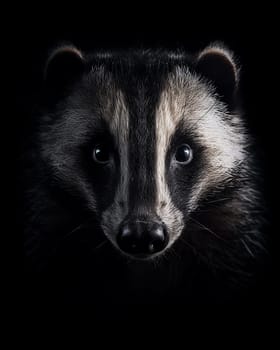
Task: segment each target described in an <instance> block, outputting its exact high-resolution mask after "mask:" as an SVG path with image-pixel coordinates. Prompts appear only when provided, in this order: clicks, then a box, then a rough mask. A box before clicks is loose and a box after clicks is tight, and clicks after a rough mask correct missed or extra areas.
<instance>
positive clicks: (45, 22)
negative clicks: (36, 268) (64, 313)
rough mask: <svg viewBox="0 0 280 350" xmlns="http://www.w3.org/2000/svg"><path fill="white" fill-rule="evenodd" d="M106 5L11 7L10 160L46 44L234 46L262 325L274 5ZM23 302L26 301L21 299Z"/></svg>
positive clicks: (268, 284)
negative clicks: (260, 251) (249, 143)
mask: <svg viewBox="0 0 280 350" xmlns="http://www.w3.org/2000/svg"><path fill="white" fill-rule="evenodd" d="M104 5H105V6H104V7H103V8H102V9H101V8H95V7H94V6H92V7H89V6H88V7H86V8H83V9H82V10H83V14H82V15H80V14H78V13H76V15H73V14H72V16H70V14H69V7H65V8H64V9H63V11H62V12H60V13H58V11H57V9H55V8H54V9H52V10H51V11H48V14H46V10H50V9H48V6H47V4H46V3H42V4H41V5H40V6H39V7H40V8H37V9H36V10H35V9H34V8H33V7H32V8H31V9H30V11H29V9H26V8H25V9H24V11H23V12H21V9H17V15H13V16H11V22H10V23H9V30H8V39H10V40H9V41H10V42H11V43H12V45H13V50H12V55H11V57H12V61H13V65H12V72H13V75H12V78H11V79H12V82H13V83H14V84H13V86H14V88H15V90H14V91H15V102H16V103H15V104H13V105H12V108H11V109H12V111H13V115H12V117H11V118H12V120H9V121H11V126H9V127H10V130H11V133H12V135H13V142H12V144H13V145H14V146H15V147H14V148H12V146H10V153H9V156H12V157H13V159H14V153H13V152H16V157H17V156H19V155H20V153H21V148H20V147H21V139H22V138H25V137H28V127H29V120H30V111H31V110H32V107H33V105H34V102H35V101H36V97H37V91H38V90H39V87H40V85H41V84H42V70H43V67H44V61H45V59H46V57H47V53H48V51H49V49H50V48H52V47H53V46H54V45H56V44H57V43H59V42H61V41H70V42H72V43H74V44H75V45H76V46H78V47H79V48H81V49H82V50H84V51H87V50H91V49H95V48H129V47H148V48H149V47H164V48H165V47H168V48H177V47H182V48H186V49H188V50H190V51H193V52H195V51H196V50H199V49H202V48H203V47H204V46H206V45H207V44H208V43H209V42H211V41H216V40H220V41H222V42H224V43H225V44H226V45H227V46H229V47H230V48H231V49H232V50H233V51H234V52H235V54H236V56H237V57H238V59H239V61H240V63H241V65H242V73H241V77H242V83H241V89H242V94H243V99H244V106H245V111H246V116H247V118H248V123H249V127H250V129H251V131H252V133H253V135H254V136H255V138H256V140H257V144H258V147H259V148H260V152H261V157H262V162H263V169H264V176H265V188H264V190H265V195H266V201H267V212H268V220H269V222H270V225H269V228H268V229H267V232H266V234H267V235H268V239H269V251H270V257H271V258H270V260H271V261H270V264H269V268H268V269H267V273H266V276H265V278H264V279H263V280H262V281H261V282H260V285H259V286H257V288H258V290H259V291H258V293H256V295H257V297H256V298H257V300H255V301H254V302H253V303H252V305H254V306H255V307H256V309H254V310H252V309H249V310H248V313H251V315H250V317H249V318H250V320H251V321H252V320H255V321H256V323H258V324H260V325H265V324H267V321H268V320H272V319H273V317H275V316H276V317H277V314H279V311H278V312H277V310H278V300H277V299H278V289H277V284H278V278H279V276H278V275H279V270H278V266H277V262H278V242H279V239H278V238H277V235H278V232H277V231H278V228H277V225H276V214H277V194H276V190H277V189H278V182H277V177H278V176H277V175H278V171H277V165H278V164H277V163H278V161H279V154H278V151H279V147H278V127H277V125H278V109H277V104H278V101H277V98H278V97H277V93H276V92H277V84H276V85H275V80H276V74H275V73H276V71H277V63H278V62H277V45H278V41H277V38H276V33H277V27H278V26H277V18H275V17H274V9H271V8H269V7H268V5H267V6H266V7H265V8H257V7H256V5H254V7H253V8H251V9H249V10H248V11H245V9H244V8H243V7H236V6H237V5H236V4H235V5H234V4H232V3H228V4H226V3H225V4H224V5H223V6H220V7H217V8H216V7H215V8H214V7H213V6H211V7H209V8H205V7H204V6H203V5H201V8H196V9H193V8H191V7H190V6H189V4H188V3H185V4H184V5H183V4H181V5H180V6H179V5H175V4H174V5H173V4H168V5H164V4H161V7H160V10H159V8H157V7H156V6H155V7H154V8H153V9H151V8H150V5H149V6H147V5H145V4H134V5H133V4H130V5H129V4H127V5H125V6H123V7H122V8H118V7H117V8H112V7H111V5H110V4H109V3H108V4H107V3H105V4H104ZM76 6H77V7H78V5H77V4H76ZM199 7H200V6H199ZM163 8H164V9H163ZM72 10H73V8H72ZM79 10H81V8H79ZM128 10H129V12H126V11H128ZM162 10H164V11H162ZM75 11H76V9H75V8H74V12H75ZM162 12H164V14H163V13H162ZM13 96H14V95H13ZM11 133H10V134H11ZM10 145H11V142H10ZM15 195H16V194H15ZM13 204H14V200H13ZM11 212H12V213H13V210H12V211H11ZM18 231H19V232H18V235H17V236H16V237H17V238H16V240H17V239H18V241H19V242H21V232H20V230H18ZM20 246H21V245H19V247H20ZM16 252H17V253H18V254H16V255H17V260H16V263H15V267H16V271H21V256H22V252H21V249H20V248H19V249H18V250H16ZM21 283H22V281H21V282H20V283H19V285H18V289H17V290H16V291H15V292H14V293H13V295H14V294H15V298H16V300H21V298H20V297H21V296H20V286H21ZM21 302H22V303H24V300H21ZM242 307H243V306H242ZM244 308H245V309H246V306H244ZM246 312H247V311H246V310H245V314H246ZM178 314H179V312H178ZM247 317H248V314H247ZM255 317H256V318H255ZM272 323H273V322H272Z"/></svg>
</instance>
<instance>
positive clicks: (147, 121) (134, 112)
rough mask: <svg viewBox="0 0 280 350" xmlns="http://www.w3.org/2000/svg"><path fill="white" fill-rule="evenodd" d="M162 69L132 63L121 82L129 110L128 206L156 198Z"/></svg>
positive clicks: (133, 209)
mask: <svg viewBox="0 0 280 350" xmlns="http://www.w3.org/2000/svg"><path fill="white" fill-rule="evenodd" d="M164 73H165V72H164V70H163V69H161V71H159V66H155V67H152V66H149V65H143V64H136V65H135V67H133V69H132V70H131V71H130V74H131V76H130V77H129V79H126V80H125V81H128V84H129V85H127V86H123V88H124V92H125V96H126V103H127V104H128V110H129V145H128V149H129V159H128V162H129V170H128V171H129V175H128V176H129V208H130V211H131V212H137V213H138V212H139V210H141V209H142V210H143V208H145V209H146V210H149V209H148V208H153V207H154V205H155V200H156V120H155V111H156V107H157V103H158V99H159V97H160V94H161V86H162V83H161V82H162V79H164V77H165V74H164Z"/></svg>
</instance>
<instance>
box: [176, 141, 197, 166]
mask: <svg viewBox="0 0 280 350" xmlns="http://www.w3.org/2000/svg"><path fill="white" fill-rule="evenodd" d="M192 159H193V151H192V149H191V148H190V146H189V145H187V144H183V145H181V146H179V147H178V148H177V150H176V153H175V160H176V161H177V162H178V163H182V164H189V163H190V162H191V161H192Z"/></svg>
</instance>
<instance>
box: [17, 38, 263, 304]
mask: <svg viewBox="0 0 280 350" xmlns="http://www.w3.org/2000/svg"><path fill="white" fill-rule="evenodd" d="M238 86H239V67H238V65H237V63H236V59H235V58H234V55H233V53H232V52H231V51H230V50H229V49H227V48H226V47H224V46H223V45H222V44H220V43H214V44H212V45H210V46H208V47H206V48H205V49H204V50H202V51H201V52H199V53H198V54H194V55H189V54H187V53H186V52H183V51H176V52H169V51H164V50H162V51H158V50H144V51H141V50H131V51H114V52H113V51H110V52H95V53H93V54H90V55H85V54H84V53H82V52H81V51H80V50H78V49H77V48H76V47H74V46H72V45H63V46H60V47H58V48H57V49H55V50H54V51H52V53H51V55H50V56H49V59H48V61H47V64H46V69H45V85H44V91H43V94H42V95H43V99H42V101H41V103H40V106H39V111H38V113H37V114H36V115H35V118H34V125H35V128H34V129H35V131H34V133H33V135H32V139H31V142H28V145H27V151H26V152H25V154H24V157H23V158H24V162H23V164H24V178H25V195H24V207H25V209H24V210H25V216H24V218H25V230H24V232H25V234H24V241H25V262H26V264H25V265H26V271H28V273H30V274H31V276H32V277H31V278H32V281H34V280H36V278H37V279H41V280H44V281H43V282H42V283H43V285H48V286H50V285H51V284H53V285H55V286H56V287H55V288H52V292H53V293H54V294H55V293H56V292H57V289H56V288H57V286H58V285H59V284H61V285H62V289H63V298H64V299H66V300H68V299H71V300H72V299H74V300H75V298H76V296H77V294H78V295H79V298H80V297H81V295H83V296H84V295H87V299H88V300H90V302H92V301H93V299H95V297H94V296H93V295H94V292H96V291H100V294H102V293H103V295H104V293H105V295H107V296H108V299H110V300H111V301H112V299H114V298H115V293H116V290H119V295H121V294H122V295H123V294H124V295H126V296H124V297H123V298H124V299H125V300H126V298H128V296H127V294H128V292H127V294H125V293H123V291H124V290H125V291H128V290H129V291H130V292H129V293H130V295H133V292H131V291H133V290H136V289H137V290H138V292H139V291H141V292H140V295H142V294H141V293H142V292H143V295H144V294H145V292H144V291H143V290H149V291H150V292H148V293H146V294H150V293H151V290H152V289H153V290H155V292H154V294H155V299H154V300H156V296H157V293H158V294H162V293H163V294H164V293H165V291H167V290H170V288H173V289H174V290H177V291H178V293H177V294H178V295H179V294H180V295H181V294H182V295H185V294H188V293H190V294H191V293H193V294H196V293H197V289H198V288H197V287H196V282H195V281H196V280H197V279H199V280H200V282H199V283H198V284H197V285H199V286H200V287H201V286H204V287H205V286H207V288H206V289H205V288H199V289H200V293H199V294H200V295H202V296H204V294H207V290H210V289H211V287H212V285H213V286H214V285H215V286H216V285H219V287H215V288H214V290H215V292H214V294H215V293H216V291H217V290H222V289H220V288H222V287H220V285H221V284H223V285H226V286H227V287H228V286H229V285H230V286H231V287H229V289H231V288H233V287H232V285H234V288H233V289H236V286H238V288H239V287H240V285H243V284H244V281H246V283H247V281H248V280H249V279H250V278H249V277H250V276H252V275H253V274H254V271H255V268H256V266H257V264H258V262H259V260H260V255H261V253H262V251H263V237H262V234H261V225H262V219H261V212H262V204H261V203H262V196H261V192H260V189H259V187H258V185H257V168H256V165H255V153H254V149H253V143H252V139H251V137H250V135H249V132H248V130H247V127H246V121H245V118H244V117H243V114H242V111H241V106H240V98H239V94H238V92H239V90H238ZM120 230H122V233H121V234H120ZM150 231H153V235H155V237H156V238H157V239H158V240H159V243H158V246H157V247H155V244H154V241H153V238H147V240H148V242H146V241H145V244H146V245H145V244H144V243H143V244H142V242H140V240H142V237H144V236H145V235H146V236H147V237H148V235H149V234H150ZM120 235H122V236H121V238H122V239H123V238H125V236H126V235H132V236H133V235H135V237H136V238H133V239H135V240H134V241H133V242H132V243H131V242H130V243H128V244H127V243H126V246H125V245H124V246H125V249H124V248H123V246H122V244H123V243H120V240H119V236H120ZM157 235H158V236H157ZM146 236H145V237H146ZM133 237H134V236H133ZM153 237H154V236H153ZM145 239H146V238H145ZM160 240H162V241H160ZM139 242H140V243H139ZM138 246H140V248H139V249H138ZM137 249H138V250H137ZM85 257H86V258H85ZM30 271H32V273H31V272H30ZM46 271H47V272H46ZM50 271H52V272H50ZM58 271H59V272H58ZM34 276H37V277H34ZM38 276H39V277H38ZM42 276H44V277H42ZM46 276H47V277H46ZM54 276H56V277H54ZM58 276H59V277H58ZM159 276H160V277H159ZM217 276H218V277H217ZM61 279H62V280H63V282H61ZM81 280H82V282H81ZM171 280H172V282H170V281H171ZM46 281H47V282H46ZM54 281H56V282H54ZM69 281H70V282H69ZM77 281H79V282H77ZM90 281H94V282H90ZM174 281H175V282H174ZM217 281H218V282H217ZM246 283H245V284H246ZM170 285H172V287H170ZM73 286H74V287H73ZM112 286H113V287H112ZM71 288H72V289H74V290H75V291H76V292H73V293H72V294H71V292H69V290H71ZM111 288H112V289H111ZM145 288H146V289H145ZM176 288H177V289H176ZM54 290H55V291H54ZM65 290H66V291H65ZM77 290H79V292H78V293H77ZM159 290H160V293H159ZM190 291H191V292H190ZM131 293H132V294H131ZM210 294H211V292H210ZM218 294H219V293H218ZM220 294H222V293H220ZM65 295H66V296H65ZM69 295H71V296H70V297H69ZM73 295H74V296H73ZM79 298H78V299H79Z"/></svg>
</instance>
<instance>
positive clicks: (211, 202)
mask: <svg viewBox="0 0 280 350" xmlns="http://www.w3.org/2000/svg"><path fill="white" fill-rule="evenodd" d="M230 199H232V198H220V199H216V200H214V201H210V202H207V204H214V203H219V202H224V201H227V200H230Z"/></svg>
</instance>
